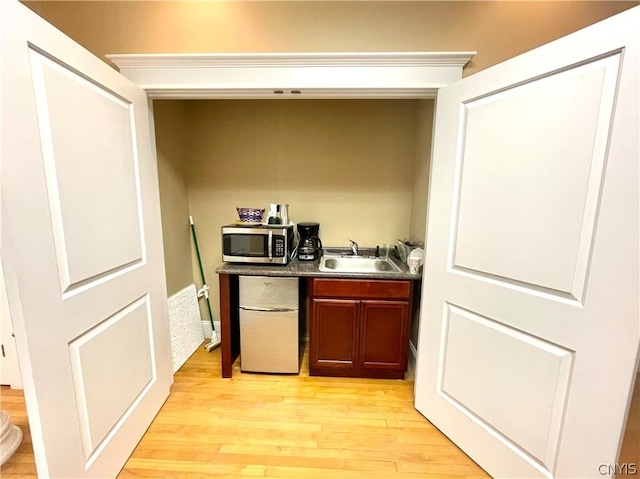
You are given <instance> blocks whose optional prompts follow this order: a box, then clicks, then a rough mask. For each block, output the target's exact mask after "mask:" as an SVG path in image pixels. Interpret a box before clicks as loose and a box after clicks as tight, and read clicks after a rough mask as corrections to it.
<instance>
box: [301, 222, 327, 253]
mask: <svg viewBox="0 0 640 479" xmlns="http://www.w3.org/2000/svg"><path fill="white" fill-rule="evenodd" d="M319 231H320V223H298V233H299V234H300V242H299V243H298V260H299V261H314V260H316V259H318V258H319V257H320V255H321V254H322V241H320V238H319V237H318V232H319Z"/></svg>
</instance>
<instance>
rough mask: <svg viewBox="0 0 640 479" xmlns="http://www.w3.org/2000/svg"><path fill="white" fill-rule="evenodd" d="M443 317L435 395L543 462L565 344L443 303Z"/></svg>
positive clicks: (559, 406)
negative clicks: (563, 345) (550, 340)
mask: <svg viewBox="0 0 640 479" xmlns="http://www.w3.org/2000/svg"><path fill="white" fill-rule="evenodd" d="M444 318H445V319H444V324H443V330H442V334H443V338H442V353H441V357H442V360H441V361H440V363H439V368H440V369H439V371H438V378H439V379H438V391H439V393H440V395H441V396H442V397H444V398H445V399H446V400H447V401H449V402H450V403H451V405H452V406H453V407H455V408H457V409H458V410H460V411H461V412H462V413H463V414H465V415H466V416H467V417H468V418H469V419H470V420H471V421H474V422H477V423H478V424H479V425H480V426H481V427H483V428H486V429H488V430H491V432H492V433H494V434H497V435H500V436H502V437H503V440H504V441H505V442H508V443H509V444H510V445H511V446H512V447H514V448H518V449H521V450H522V452H523V453H524V454H528V455H530V456H531V457H532V458H535V460H537V461H539V462H540V463H542V464H544V465H545V466H547V467H551V466H552V464H553V460H554V458H555V455H556V453H557V446H558V439H559V433H560V427H561V420H562V417H563V415H564V409H565V403H566V400H567V394H568V390H569V378H570V370H571V365H572V359H573V352H572V351H568V350H566V349H564V348H562V347H560V346H557V345H553V344H550V343H548V342H545V341H542V340H540V339H539V338H537V337H535V336H532V335H530V334H528V333H524V332H521V331H518V330H515V329H513V328H509V327H506V326H504V324H503V322H501V321H496V320H494V319H490V318H485V317H482V316H479V315H477V314H475V313H473V312H471V311H467V310H464V309H462V308H459V307H457V306H454V305H451V304H446V306H445V311H444ZM523 371H526V374H523ZM528 398H535V401H529V400H528Z"/></svg>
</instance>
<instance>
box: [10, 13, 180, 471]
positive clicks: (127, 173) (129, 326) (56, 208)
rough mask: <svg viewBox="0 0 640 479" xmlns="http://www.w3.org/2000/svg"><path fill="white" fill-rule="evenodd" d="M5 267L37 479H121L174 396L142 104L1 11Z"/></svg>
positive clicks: (115, 78)
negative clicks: (118, 478)
mask: <svg viewBox="0 0 640 479" xmlns="http://www.w3.org/2000/svg"><path fill="white" fill-rule="evenodd" d="M0 8H1V9H2V10H1V12H0V19H1V24H0V29H1V31H2V43H1V52H0V53H1V58H2V70H1V74H2V77H1V79H2V104H1V107H2V264H3V266H4V272H5V276H6V278H5V279H6V283H7V291H8V296H9V305H10V310H11V315H12V319H13V323H14V328H15V333H16V343H17V346H18V354H19V359H20V366H21V370H22V375H23V383H24V384H23V385H24V391H25V398H26V401H27V409H28V414H29V422H30V426H31V433H32V438H33V447H34V452H35V455H36V465H37V468H38V474H39V476H40V477H49V476H51V477H64V478H69V477H114V476H115V475H116V474H117V473H118V471H119V470H120V469H121V467H122V465H123V464H124V462H125V461H126V459H127V458H128V456H129V454H130V453H131V452H132V450H133V448H134V447H135V445H136V443H137V442H138V441H139V439H140V438H141V436H142V434H143V433H144V431H145V430H146V428H147V427H148V426H149V424H150V422H151V421H152V419H153V417H154V416H155V414H156V413H157V411H158V410H159V408H160V407H161V405H162V404H163V402H164V401H165V399H166V398H167V396H168V393H169V387H170V385H171V382H172V380H173V379H172V374H171V353H170V343H169V334H168V319H167V314H168V313H167V303H166V287H165V283H164V260H163V254H162V238H161V229H160V207H159V196H158V180H157V170H156V164H155V158H154V156H153V154H152V150H151V141H150V126H149V119H148V111H147V108H148V106H147V100H146V95H145V93H144V92H143V91H142V90H141V89H139V88H138V87H136V86H134V85H133V84H132V83H131V82H130V81H128V80H126V79H125V78H124V77H123V76H121V75H120V74H118V73H116V72H115V71H114V70H113V69H111V68H109V67H108V66H107V65H106V64H104V63H103V62H101V61H100V60H98V59H97V58H95V57H93V56H92V55H91V54H89V52H87V51H86V50H84V49H83V48H81V47H80V46H79V45H77V44H75V43H74V42H72V41H71V40H70V39H69V38H67V37H66V36H64V35H63V34H62V33H61V32H59V31H58V30H56V29H54V28H53V27H52V26H51V25H49V24H47V23H46V22H44V21H43V20H42V19H40V17H38V16H37V15H35V14H33V13H32V12H31V11H29V10H28V9H27V8H26V7H24V6H22V5H20V4H19V3H18V2H13V1H11V2H9V1H2V2H0Z"/></svg>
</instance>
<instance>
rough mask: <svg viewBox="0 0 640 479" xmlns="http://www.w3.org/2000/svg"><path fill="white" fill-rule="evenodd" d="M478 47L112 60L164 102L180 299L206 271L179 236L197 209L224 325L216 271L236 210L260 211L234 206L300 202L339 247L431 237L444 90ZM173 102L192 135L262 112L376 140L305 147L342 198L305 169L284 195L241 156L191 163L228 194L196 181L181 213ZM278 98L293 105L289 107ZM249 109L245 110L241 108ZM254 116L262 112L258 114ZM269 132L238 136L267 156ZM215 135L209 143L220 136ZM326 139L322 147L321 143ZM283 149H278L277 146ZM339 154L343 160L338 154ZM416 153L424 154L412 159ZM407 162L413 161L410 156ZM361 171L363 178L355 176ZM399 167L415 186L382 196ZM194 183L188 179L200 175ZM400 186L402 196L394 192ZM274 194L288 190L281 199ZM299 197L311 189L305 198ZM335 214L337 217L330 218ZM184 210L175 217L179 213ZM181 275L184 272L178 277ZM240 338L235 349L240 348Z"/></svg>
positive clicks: (171, 237) (227, 343)
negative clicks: (313, 182)
mask: <svg viewBox="0 0 640 479" xmlns="http://www.w3.org/2000/svg"><path fill="white" fill-rule="evenodd" d="M474 54H475V52H467V51H465V52H382V53H380V52H365V53H360V52H357V53H350V52H339V53H243V54H176V55H173V54H149V55H146V54H126V55H107V57H108V58H109V60H110V61H111V62H113V63H114V64H115V65H116V66H117V67H118V68H119V69H120V72H121V73H122V74H124V75H125V76H126V77H128V78H129V79H130V80H132V81H133V82H134V83H136V84H137V85H138V86H140V87H141V88H142V89H144V90H145V91H146V93H147V96H148V98H149V100H152V101H150V112H151V113H155V125H154V116H153V115H151V116H150V121H151V122H152V124H151V129H152V131H153V130H154V129H155V134H156V136H157V140H156V143H157V145H158V152H157V156H158V163H159V166H158V168H159V174H160V196H161V207H162V221H163V234H164V243H165V263H166V272H167V285H168V289H169V294H172V292H174V291H173V289H176V288H173V287H172V282H176V278H180V277H182V278H183V283H188V282H190V281H188V279H189V278H187V276H189V274H191V273H190V271H196V267H195V266H194V265H192V255H191V249H190V243H189V240H190V238H188V237H185V235H184V234H181V233H180V234H178V231H184V230H185V228H184V227H185V226H186V215H187V214H193V215H194V218H195V221H196V224H197V226H198V233H199V236H201V237H202V245H201V250H202V256H203V263H204V267H205V272H206V277H207V282H208V284H209V286H210V288H211V290H212V291H214V292H216V293H214V294H213V295H212V308H213V314H214V319H215V320H216V321H217V320H218V319H219V318H220V317H221V314H222V315H224V312H225V311H226V310H227V307H228V300H227V299H225V298H221V297H218V294H217V292H218V291H219V290H220V286H223V287H224V286H225V284H226V282H225V281H226V279H225V278H224V277H221V278H220V282H219V279H218V275H216V274H214V271H215V269H216V267H218V266H219V265H220V263H221V257H220V243H219V242H220V237H219V236H220V235H219V227H220V226H221V225H223V224H226V223H228V222H229V221H230V220H231V219H232V218H233V217H232V216H231V215H233V214H234V212H235V210H234V207H235V206H255V205H253V204H235V203H233V202H234V201H236V202H239V201H243V200H244V201H248V202H251V201H252V200H254V201H258V200H256V198H262V197H264V196H265V195H269V194H271V196H268V198H267V200H264V201H262V202H265V201H267V202H268V201H278V202H288V203H291V209H292V213H291V216H292V219H293V221H294V222H298V221H311V220H312V221H319V222H320V223H321V225H322V226H321V236H322V237H323V240H325V243H327V244H330V245H331V244H335V245H342V242H346V238H347V236H346V235H353V236H356V239H357V240H359V241H360V242H361V244H365V245H370V246H375V245H376V244H378V243H382V242H386V243H393V242H395V241H396V239H398V238H406V237H409V236H413V237H416V238H417V239H419V240H420V241H423V240H424V237H425V228H426V200H427V188H428V170H429V158H430V149H431V132H432V121H433V109H434V99H435V98H436V95H437V91H438V89H439V88H441V87H444V86H446V85H448V84H450V83H453V82H455V81H456V80H459V79H460V78H462V71H463V67H464V66H465V65H466V64H467V63H468V62H469V60H470V59H471V58H472V56H473V55H474ZM154 100H160V101H154ZM164 100H178V101H183V102H186V103H183V104H188V105H189V111H190V120H189V121H190V122H191V123H195V122H198V124H199V125H202V126H198V127H196V128H193V126H191V125H190V126H189V128H190V129H191V131H190V133H191V135H192V136H194V135H196V136H198V138H202V137H212V136H214V135H216V134H217V135H226V138H228V137H229V130H228V125H227V124H233V123H234V122H245V121H246V118H249V117H251V118H259V120H256V121H262V122H263V126H264V123H265V122H271V123H273V122H282V123H283V125H281V129H287V128H288V129H289V132H290V133H291V136H292V137H293V138H297V140H295V141H300V138H301V137H304V134H301V133H300V132H299V131H298V130H296V129H295V128H294V127H295V126H297V125H299V124H300V123H301V122H304V121H306V120H305V116H306V117H307V118H308V117H309V116H310V115H314V116H317V117H318V118H316V123H314V124H309V125H308V127H307V131H313V132H314V134H315V133H317V132H318V131H324V130H325V129H327V128H329V129H330V128H333V130H336V129H337V128H338V129H339V128H341V129H342V130H344V131H343V133H342V136H343V137H346V136H348V135H350V136H351V137H352V138H356V139H355V140H354V141H355V142H360V143H358V144H357V145H356V146H354V143H353V142H351V140H347V141H346V143H345V142H341V139H340V138H338V141H335V139H336V138H335V136H334V137H331V136H330V137H328V138H327V139H326V140H324V143H327V144H333V145H334V151H335V150H339V151H340V152H341V151H344V150H347V149H353V150H354V151H355V150H356V149H357V148H359V147H360V145H361V144H364V143H370V144H369V145H368V147H367V148H368V150H367V149H365V150H358V151H357V152H355V153H352V154H353V155H354V156H359V157H360V158H359V159H358V160H357V161H354V162H351V161H350V160H349V159H344V158H340V159H338V157H337V156H336V155H335V154H333V153H334V152H332V151H330V150H327V151H323V152H319V151H316V152H315V156H314V155H311V154H309V155H307V154H306V152H305V151H304V150H301V149H298V150H297V153H298V154H297V155H296V156H300V157H302V158H301V160H300V161H313V162H316V163H317V162H318V161H319V162H326V164H327V168H324V170H325V171H326V174H327V175H331V176H333V177H334V178H338V180H327V183H328V182H331V188H333V192H332V193H333V195H332V200H331V201H332V203H331V204H329V203H327V202H326V198H327V196H321V197H320V196H318V195H315V194H314V193H315V192H313V191H310V190H309V188H308V186H305V184H304V181H302V175H300V178H301V180H300V181H299V183H300V186H299V188H298V190H299V191H295V192H292V189H295V188H293V187H289V186H287V187H284V188H280V190H283V191H280V190H279V189H278V186H276V187H274V188H273V189H272V190H271V191H267V192H265V191H264V188H262V189H261V187H260V186H257V187H255V185H253V184H252V185H251V188H254V189H258V190H260V191H258V192H255V191H252V192H247V191H242V190H247V189H250V188H249V187H248V186H247V184H248V183H247V181H250V179H249V180H247V178H251V177H252V175H253V176H255V173H254V172H252V171H251V168H250V166H249V165H248V164H244V165H242V166H240V164H236V166H235V169H234V168H231V170H233V174H232V173H231V172H229V171H228V170H230V168H228V165H229V162H234V161H236V160H234V158H225V161H227V163H226V165H225V168H224V170H227V172H226V173H225V172H224V171H223V169H222V168H219V169H217V170H216V171H215V172H212V171H211V170H212V168H210V165H209V164H207V163H205V162H202V161H201V162H200V163H198V164H196V165H190V166H188V168H190V169H191V170H192V171H190V172H188V173H187V174H185V175H186V176H192V177H197V178H199V180H198V181H200V183H201V184H202V183H204V182H205V179H204V178H203V177H205V176H207V175H210V177H211V178H213V177H215V178H216V181H217V182H218V184H221V182H226V183H225V186H224V189H225V191H223V192H220V194H219V195H218V196H217V197H213V196H209V197H207V198H204V196H205V194H204V193H203V191H202V187H201V185H197V184H196V185H195V186H194V185H193V184H192V183H189V185H188V187H189V189H190V191H189V199H188V205H187V206H184V207H182V208H178V206H179V204H180V203H181V202H182V203H185V204H186V203H187V200H184V199H183V198H177V197H176V194H175V189H176V185H169V186H167V183H168V181H165V184H164V185H163V172H162V171H161V170H162V169H163V168H164V169H173V168H174V166H175V165H172V166H170V167H169V168H167V167H166V166H163V162H164V161H165V159H164V158H163V156H164V155H163V152H162V151H160V148H161V143H162V135H164V134H166V135H167V136H172V135H174V133H175V132H174V131H173V130H174V129H173V128H172V126H171V125H169V124H168V123H167V121H166V119H165V118H166V117H167V116H166V115H164V112H165V111H166V110H167V108H166V106H167V105H169V104H171V103H174V104H175V103H176V102H171V101H169V102H166V101H164ZM209 100H213V102H209ZM287 100H288V101H287ZM292 102H293V103H292ZM211 103H216V105H218V106H219V108H217V110H218V111H219V113H217V114H216V115H212V114H211V113H210V110H211V108H209V107H208V106H207V105H210V104H211ZM205 104H207V105H205ZM276 105H282V108H279V107H276ZM303 105H305V106H303ZM280 110H282V111H283V113H282V112H280ZM239 111H243V113H240V114H236V112H239ZM247 111H249V112H250V113H246V112H247ZM274 111H277V112H278V113H277V115H281V116H280V117H276V118H275V120H274V113H273V112H274ZM193 112H195V114H193ZM160 114H161V115H160ZM277 115H275V116H277ZM283 115H286V116H287V118H286V120H282V116H283ZM380 117H384V118H385V120H384V121H382V122H380V121H378V123H376V119H378V118H380ZM404 118H406V121H405V120H404ZM203 119H204V121H203ZM365 122H366V123H369V124H370V126H369V127H368V129H363V128H362V127H358V128H355V129H353V130H352V129H351V126H350V125H352V124H362V123H365ZM399 124H404V126H403V127H402V128H404V130H408V129H412V132H411V135H413V136H414V137H415V138H418V141H419V144H418V146H417V147H416V146H414V145H411V147H410V148H407V147H406V144H407V143H411V142H414V141H415V138H409V137H410V136H411V135H408V134H407V133H406V131H404V132H403V131H398V129H397V125H399ZM292 125H293V126H294V127H292ZM326 125H330V126H329V127H327V126H326ZM183 128H184V127H183ZM258 130H263V131H265V133H264V134H263V135H256V133H255V132H256V131H258ZM267 130H268V128H261V126H260V125H254V129H253V130H250V131H248V132H245V133H248V134H246V135H245V136H246V138H243V137H242V136H241V135H240V134H238V133H236V132H235V131H234V132H233V133H232V135H236V141H237V143H238V144H240V143H249V142H251V141H261V142H263V143H264V144H262V143H260V144H259V145H256V146H252V148H259V149H263V150H265V151H266V150H268V149H269V148H274V144H275V143H277V141H278V139H274V136H276V135H274V134H273V131H271V133H267V132H266V131H267ZM392 130H393V131H392ZM163 131H164V132H165V133H163ZM277 133H278V132H276V134H277ZM303 133H304V132H303ZM269 135H270V136H269ZM382 135H389V136H391V137H393V139H392V140H389V141H387V142H385V144H384V145H379V144H375V141H378V142H379V141H380V140H379V138H380V136H382ZM394 135H395V136H394ZM256 136H260V139H259V140H256V139H255V138H256ZM363 137H366V138H363ZM376 138H378V140H376ZM208 141H209V144H208V145H207V147H208V146H210V145H211V143H212V142H213V140H211V139H210V140H208ZM280 141H281V139H280ZM322 142H323V140H321V139H320V140H318V143H322ZM318 143H316V144H315V145H314V146H313V147H312V149H316V150H317V149H318V147H317V144H318ZM305 146H308V145H305ZM278 147H279V146H277V145H276V146H275V148H278ZM179 148H180V147H179V146H178V147H174V150H176V149H179ZM206 149H208V150H211V148H205V146H204V144H203V146H201V147H200V148H199V151H198V152H196V156H198V155H200V156H202V152H203V151H204V150H206ZM374 150H375V151H374ZM399 150H403V151H399ZM409 150H411V153H409ZM414 150H415V151H414ZM216 153H218V154H219V153H220V152H216ZM288 153H290V152H288ZM176 154H179V153H176ZM252 154H253V153H252ZM323 155H324V158H327V159H326V160H323ZM385 155H386V157H385ZM394 155H395V156H394ZM330 156H332V157H333V159H329V157H330ZM363 156H367V159H366V160H365V159H363V158H362V157H363ZM373 156H377V157H378V158H377V159H376V158H373ZM408 156H413V158H409V159H407V157H408ZM399 157H401V159H398V158H399ZM172 161H173V160H172ZM252 161H254V162H255V161H256V160H252ZM287 161H288V162H289V163H287V162H285V163H284V165H282V164H281V165H279V167H278V168H277V170H278V171H277V172H276V175H275V176H278V175H280V176H282V175H283V174H291V173H292V171H291V169H292V166H291V161H293V160H287ZM296 161H297V160H296ZM360 161H361V163H359V162H360ZM385 163H386V164H385ZM259 168H261V169H262V170H261V171H263V170H264V169H265V165H264V164H263V165H260V166H259ZM283 170H284V171H283ZM322 170H323V168H320V169H318V170H315V171H312V172H309V175H308V176H311V177H314V178H316V179H317V178H318V175H319V174H321V172H322ZM334 170H335V171H334ZM385 170H386V171H385ZM394 170H395V171H394ZM401 170H402V171H401ZM341 173H342V174H341ZM354 173H355V175H356V176H357V178H354ZM398 173H401V176H404V180H402V181H404V183H403V184H399V183H402V182H399V181H395V183H396V184H393V185H392V186H390V187H389V188H387V191H382V190H383V189H384V188H383V183H384V186H388V184H389V182H390V178H392V177H397V176H398ZM225 175H226V176H225ZM221 176H222V177H224V178H221ZM341 176H342V177H344V178H341ZM184 181H185V183H187V182H189V181H190V180H188V179H185V180H184ZM306 181H308V180H306ZM334 183H335V184H334ZM373 183H375V185H373ZM391 183H393V181H391ZM405 183H406V184H405ZM226 185H229V186H228V187H227V186H226ZM238 185H239V186H238ZM307 185H308V183H307ZM185 188H186V187H185ZM233 188H235V191H242V194H240V193H237V194H234V192H232V191H231V190H232V189H233ZM192 190H195V191H192ZM388 190H393V192H391V193H389V191H388ZM274 193H275V194H278V195H282V197H276V198H274V197H273V194H274ZM297 194H299V196H296V195H297ZM261 195H262V196H261ZM349 195H351V196H349ZM233 196H237V197H238V199H233ZM304 197H309V199H307V201H308V202H309V204H310V203H311V198H313V201H314V202H315V204H319V205H322V208H317V209H315V210H314V209H313V208H311V207H309V204H305V205H304V208H303V207H302V205H301V204H300V203H301V202H302V201H303V200H302V198H304ZM239 198H242V199H239ZM356 198H357V199H356ZM339 204H349V205H351V208H350V209H351V211H350V212H349V211H347V210H346V209H344V208H340V207H339ZM365 205H366V206H365ZM368 205H371V206H368ZM187 209H188V211H187ZM329 210H332V211H334V213H332V214H329V213H328V211H329ZM336 211H337V213H336ZM172 215H173V218H170V216H172ZM353 217H357V218H358V220H357V221H353V220H352V219H353ZM181 222H185V224H181ZM165 223H166V224H165ZM198 223H200V224H198ZM332 228H333V229H332ZM338 230H339V232H338ZM369 243H371V244H369ZM185 264H188V265H189V266H190V268H189V270H190V271H185V267H184V266H185ZM178 270H182V271H181V272H178ZM193 282H196V283H199V279H197V280H196V279H195V276H194V280H193ZM202 312H203V315H202V318H203V319H205V318H206V315H205V314H204V312H205V310H202ZM418 323H419V308H416V313H415V314H414V318H413V321H412V328H411V334H410V338H411V341H410V352H409V356H410V359H409V362H410V364H411V363H414V362H415V356H416V349H415V348H416V344H417V331H418ZM217 324H220V323H217ZM203 325H204V322H203ZM217 330H218V331H220V328H219V327H218V328H217ZM227 333H231V332H230V331H225V328H224V327H222V339H223V345H222V349H223V351H222V358H223V366H222V368H223V375H224V376H229V375H230V374H231V366H232V364H233V361H234V360H235V357H236V356H237V349H238V345H237V341H235V339H234V340H233V343H232V340H231V338H230V337H229V335H228V334H227ZM232 344H235V346H233V347H232V346H231V345H232Z"/></svg>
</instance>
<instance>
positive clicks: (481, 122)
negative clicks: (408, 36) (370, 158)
mask: <svg viewBox="0 0 640 479" xmlns="http://www.w3.org/2000/svg"><path fill="white" fill-rule="evenodd" d="M638 24H640V8H634V9H632V10H629V11H627V12H624V13H622V14H620V15H617V16H615V17H612V18H611V19H608V20H605V21H603V22H600V23H598V24H596V25H593V26H591V27H588V28H586V29H584V30H582V31H580V32H576V33H575V34H572V35H569V36H568V37H565V38H563V39H560V40H558V41H555V42H552V43H550V44H549V45H545V46H543V47H541V48H538V49H536V50H533V51H531V52H528V53H526V54H524V55H521V56H519V57H516V58H513V59H511V60H508V61H506V62H504V63H502V64H500V65H497V66H494V67H492V68H489V69H487V70H485V71H483V72H480V73H478V74H476V75H473V76H470V77H468V78H465V79H463V80H461V81H459V82H456V83H455V84H452V85H450V86H448V87H446V88H443V89H441V90H440V91H439V93H438V100H437V105H436V120H435V122H436V123H435V135H434V143H433V144H434V146H433V155H432V170H431V184H430V191H429V195H430V196H429V207H428V210H429V215H428V217H429V225H428V234H427V241H426V258H425V273H424V281H423V293H422V298H423V304H422V310H421V327H420V332H419V345H418V358H417V371H416V408H417V409H418V410H419V411H420V412H422V413H423V414H424V415H425V416H427V418H428V419H429V420H430V421H431V422H433V423H434V424H435V425H436V426H437V427H438V428H439V429H440V430H441V431H442V432H444V433H445V434H446V435H447V436H449V437H450V438H451V439H452V440H453V441H454V442H455V443H456V444H457V445H458V446H459V447H460V448H461V449H463V450H464V451H465V452H466V453H467V454H469V455H470V456H471V457H472V458H473V459H474V460H475V461H476V462H477V463H478V464H479V465H480V466H482V467H483V468H485V469H486V470H487V472H489V473H490V474H491V475H492V476H494V477H509V478H515V477H526V478H533V477H583V478H587V477H603V476H602V474H601V472H602V470H603V469H599V465H601V464H614V463H615V462H616V458H617V455H618V449H619V446H620V439H621V437H622V430H623V425H624V423H625V418H626V413H627V407H628V403H629V398H630V393H631V388H632V384H633V379H634V378H635V369H636V359H637V357H638V346H639V344H640V325H639V324H638V317H639V315H640V311H639V305H638V290H639V288H640V281H639V276H640V275H639V266H638V265H639V262H640V261H639V260H640V258H639V251H638V238H639V237H640V225H639V218H640V208H639V204H640V198H639V194H638V192H639V190H640V188H639V178H640V169H639V162H638V158H639V157H640V151H639V149H640V148H639V145H640V138H639V131H640V123H639V118H640V111H639V107H638V105H640V99H639V92H640V84H639V77H640V66H639V59H640V38H639V35H640V34H639V33H638V29H637V25H638Z"/></svg>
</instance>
